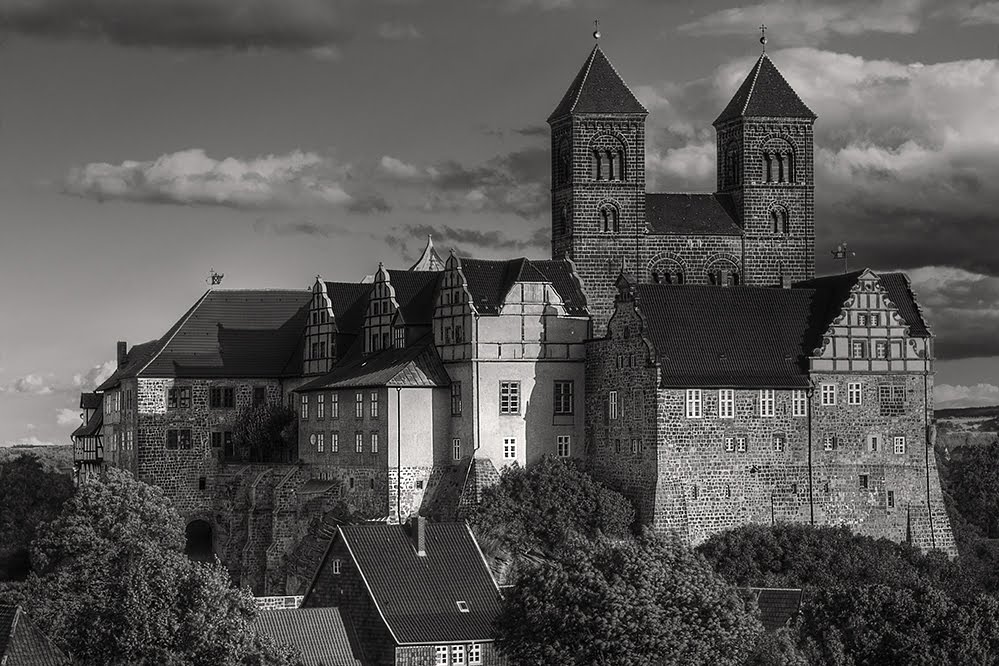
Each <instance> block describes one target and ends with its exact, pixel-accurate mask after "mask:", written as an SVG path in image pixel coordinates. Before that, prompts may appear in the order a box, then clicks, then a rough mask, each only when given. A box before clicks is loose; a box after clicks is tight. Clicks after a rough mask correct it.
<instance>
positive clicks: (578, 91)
mask: <svg viewBox="0 0 999 666" xmlns="http://www.w3.org/2000/svg"><path fill="white" fill-rule="evenodd" d="M597 51H600V45H599V44H594V45H593V48H592V49H591V50H590V57H589V58H587V59H586V71H585V72H583V78H581V79H580V80H579V87H578V88H576V94H575V96H574V97H573V99H572V104H570V105H569V113H570V114H571V113H572V110H573V109H575V108H576V105H577V104H579V96H580V95H581V94H583V86H584V85H585V84H586V77H588V76H589V75H590V69H591V68H592V67H593V60H594V59H595V58H596V57H597ZM600 52H601V53H603V51H600ZM607 62H610V60H608V61H607ZM613 67H614V66H613V65H611V68H613Z"/></svg>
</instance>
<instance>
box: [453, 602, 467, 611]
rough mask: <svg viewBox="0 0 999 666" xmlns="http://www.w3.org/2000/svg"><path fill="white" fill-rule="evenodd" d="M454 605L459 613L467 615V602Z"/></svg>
mask: <svg viewBox="0 0 999 666" xmlns="http://www.w3.org/2000/svg"><path fill="white" fill-rule="evenodd" d="M454 603H455V604H457V605H458V610H459V611H461V612H462V613H467V612H468V602H467V601H456V602H454Z"/></svg>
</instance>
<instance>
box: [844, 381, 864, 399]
mask: <svg viewBox="0 0 999 666" xmlns="http://www.w3.org/2000/svg"><path fill="white" fill-rule="evenodd" d="M863 386H864V385H863V384H861V383H860V382H850V383H849V384H847V391H846V403H847V404H848V405H859V404H860V403H861V402H862V401H863V396H864V393H863Z"/></svg>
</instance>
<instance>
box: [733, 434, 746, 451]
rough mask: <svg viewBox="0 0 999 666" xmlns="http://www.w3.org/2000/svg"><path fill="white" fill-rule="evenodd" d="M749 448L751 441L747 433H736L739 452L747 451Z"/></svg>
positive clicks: (736, 445) (736, 448)
mask: <svg viewBox="0 0 999 666" xmlns="http://www.w3.org/2000/svg"><path fill="white" fill-rule="evenodd" d="M748 448H749V442H748V441H747V437H746V436H745V435H736V437H735V450H736V451H738V452H739V453H745V452H746V450H747V449H748Z"/></svg>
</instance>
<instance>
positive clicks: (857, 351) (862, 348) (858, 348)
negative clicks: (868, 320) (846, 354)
mask: <svg viewBox="0 0 999 666" xmlns="http://www.w3.org/2000/svg"><path fill="white" fill-rule="evenodd" d="M850 355H851V356H853V358H867V341H866V340H854V341H853V342H851V343H850Z"/></svg>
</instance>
